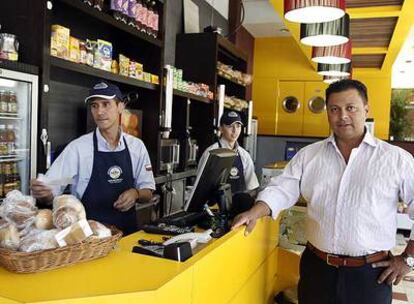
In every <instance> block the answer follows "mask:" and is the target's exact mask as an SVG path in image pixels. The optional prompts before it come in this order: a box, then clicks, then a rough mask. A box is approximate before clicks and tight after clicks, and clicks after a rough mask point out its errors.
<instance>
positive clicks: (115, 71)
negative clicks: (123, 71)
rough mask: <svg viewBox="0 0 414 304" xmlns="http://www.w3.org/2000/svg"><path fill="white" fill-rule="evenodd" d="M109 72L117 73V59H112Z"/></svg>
mask: <svg viewBox="0 0 414 304" xmlns="http://www.w3.org/2000/svg"><path fill="white" fill-rule="evenodd" d="M111 72H112V73H114V74H119V65H118V61H116V60H112V65H111Z"/></svg>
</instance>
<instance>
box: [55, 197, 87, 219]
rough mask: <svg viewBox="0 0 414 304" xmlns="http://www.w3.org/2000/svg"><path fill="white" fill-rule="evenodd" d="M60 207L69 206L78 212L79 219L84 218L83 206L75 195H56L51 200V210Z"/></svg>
mask: <svg viewBox="0 0 414 304" xmlns="http://www.w3.org/2000/svg"><path fill="white" fill-rule="evenodd" d="M60 207H71V208H73V209H75V210H76V212H77V213H78V216H79V219H86V213H85V207H83V204H82V202H81V201H80V200H78V199H77V198H76V197H75V196H73V195H69V194H64V195H60V196H56V197H55V199H54V200H53V210H57V209H58V208H60Z"/></svg>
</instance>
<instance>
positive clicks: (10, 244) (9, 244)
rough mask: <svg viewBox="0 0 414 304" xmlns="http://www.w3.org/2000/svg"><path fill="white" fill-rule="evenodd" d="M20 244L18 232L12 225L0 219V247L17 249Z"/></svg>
mask: <svg viewBox="0 0 414 304" xmlns="http://www.w3.org/2000/svg"><path fill="white" fill-rule="evenodd" d="M19 244H20V236H19V231H18V230H17V228H16V226H15V225H14V224H11V223H9V222H7V221H6V220H4V219H0V247H3V248H7V249H14V250H15V249H17V248H19Z"/></svg>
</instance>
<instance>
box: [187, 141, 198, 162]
mask: <svg viewBox="0 0 414 304" xmlns="http://www.w3.org/2000/svg"><path fill="white" fill-rule="evenodd" d="M197 153H198V145H197V141H196V140H195V139H191V138H189V139H188V154H187V166H197Z"/></svg>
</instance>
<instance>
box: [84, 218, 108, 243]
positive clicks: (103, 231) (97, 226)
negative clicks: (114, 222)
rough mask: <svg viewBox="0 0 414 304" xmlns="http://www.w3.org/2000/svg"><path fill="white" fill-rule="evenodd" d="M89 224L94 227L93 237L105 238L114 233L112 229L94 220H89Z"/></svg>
mask: <svg viewBox="0 0 414 304" xmlns="http://www.w3.org/2000/svg"><path fill="white" fill-rule="evenodd" d="M88 223H89V226H90V227H91V229H92V232H93V237H97V238H98V239H103V238H106V237H110V236H111V235H112V233H111V230H110V229H109V228H107V227H105V225H103V224H101V223H99V222H97V221H94V220H88Z"/></svg>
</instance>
